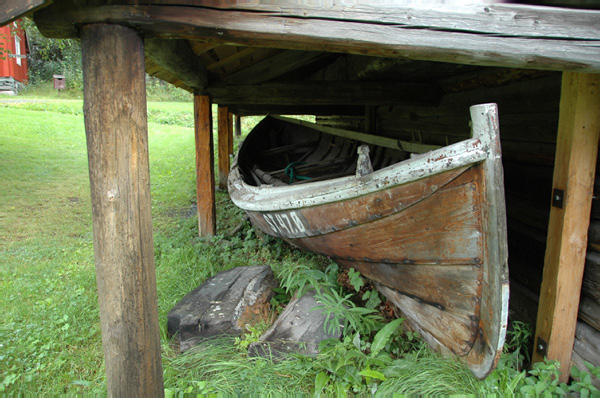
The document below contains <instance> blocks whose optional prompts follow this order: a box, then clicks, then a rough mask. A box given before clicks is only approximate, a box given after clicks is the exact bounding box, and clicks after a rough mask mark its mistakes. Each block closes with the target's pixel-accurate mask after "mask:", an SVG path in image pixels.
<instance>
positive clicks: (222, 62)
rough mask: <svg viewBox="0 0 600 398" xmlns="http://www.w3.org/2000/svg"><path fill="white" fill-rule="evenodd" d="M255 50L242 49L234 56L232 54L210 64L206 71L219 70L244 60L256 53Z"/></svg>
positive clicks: (249, 48)
mask: <svg viewBox="0 0 600 398" xmlns="http://www.w3.org/2000/svg"><path fill="white" fill-rule="evenodd" d="M256 51H257V49H256V48H252V47H247V48H244V49H243V50H240V51H238V52H236V53H235V54H232V55H230V56H228V57H225V58H222V59H220V60H218V61H217V62H215V63H213V64H210V65H208V66H207V67H206V69H207V70H214V69H217V68H221V67H223V66H225V65H229V64H230V63H232V62H235V61H237V60H239V59H240V58H244V57H246V56H248V55H250V54H252V53H254V52H256Z"/></svg>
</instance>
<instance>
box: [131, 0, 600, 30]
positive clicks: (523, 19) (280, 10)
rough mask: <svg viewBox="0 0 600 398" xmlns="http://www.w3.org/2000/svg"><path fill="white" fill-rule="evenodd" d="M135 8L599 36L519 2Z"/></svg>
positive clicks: (210, 2)
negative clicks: (203, 9) (202, 9)
mask: <svg viewBox="0 0 600 398" xmlns="http://www.w3.org/2000/svg"><path fill="white" fill-rule="evenodd" d="M127 2H128V3H130V4H162V5H188V6H191V5H193V6H206V7H212V8H217V9H222V10H244V11H254V12H259V11H260V12H264V13H269V14H270V15H273V16H276V15H279V16H287V17H289V18H294V17H296V18H297V17H300V16H303V17H304V18H324V19H332V20H352V21H363V22H370V23H379V24H397V25H402V26H406V27H413V28H417V27H418V28H423V27H428V28H435V29H440V30H464V31H467V32H470V31H475V32H485V33H488V34H508V35H515V36H517V35H518V36H524V37H544V36H554V37H563V38H572V39H575V38H579V39H594V38H596V39H597V38H598V36H597V33H598V31H597V28H598V26H597V24H596V22H597V16H598V13H597V12H595V11H586V10H573V9H570V10H566V9H561V8H549V7H532V6H526V5H515V4H472V5H471V4H470V5H457V4H435V7H432V6H431V5H429V4H427V3H424V4H419V3H414V4H410V6H403V5H402V4H401V2H398V1H394V0H388V1H364V0H361V1H345V0H344V1H339V0H338V1H313V2H310V3H307V2H305V1H299V0H290V1H285V2H277V3H274V2H272V1H269V0H257V1H252V2H248V1H228V0H128V1H127Z"/></svg>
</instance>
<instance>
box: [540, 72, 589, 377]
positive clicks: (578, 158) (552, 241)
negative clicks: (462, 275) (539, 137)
mask: <svg viewBox="0 0 600 398" xmlns="http://www.w3.org/2000/svg"><path fill="white" fill-rule="evenodd" d="M599 136H600V75H594V74H577V73H568V72H565V73H564V76H563V85H562V97H561V102H560V116H559V126H558V139H557V141H558V143H557V150H556V161H555V171H554V183H553V189H559V190H562V191H563V192H564V201H563V204H562V207H557V206H553V207H552V208H551V210H550V222H549V227H548V246H547V250H546V257H545V260H544V277H543V282H542V288H541V292H540V307H539V308H540V311H539V313H538V318H537V325H536V340H535V349H534V356H533V360H534V361H541V360H543V358H544V357H545V356H547V357H548V358H550V359H553V360H557V361H559V362H560V363H561V364H562V370H561V380H562V381H566V380H567V378H568V375H569V372H568V369H569V364H570V360H571V352H572V347H573V338H574V335H575V324H576V320H577V308H578V304H579V297H580V291H581V282H582V277H583V269H584V263H585V253H586V247H587V230H588V226H589V218H590V210H591V199H592V195H593V186H594V174H595V169H596V159H597V153H598V138H599ZM553 195H554V193H553ZM544 345H547V348H546V349H545V350H544V349H543V346H544ZM540 347H542V349H540Z"/></svg>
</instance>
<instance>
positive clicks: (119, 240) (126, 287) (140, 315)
mask: <svg viewBox="0 0 600 398" xmlns="http://www.w3.org/2000/svg"><path fill="white" fill-rule="evenodd" d="M81 48H82V61H83V62H82V64H83V65H82V66H83V81H84V91H83V94H84V116H85V130H86V138H87V149H88V158H89V169H90V188H91V196H92V216H93V217H92V218H93V224H94V225H93V226H94V257H95V263H96V276H97V278H96V280H97V284H98V301H99V305H100V322H101V327H102V346H103V349H104V358H105V360H106V378H107V391H108V395H109V396H119V397H162V396H163V395H164V389H163V373H162V364H161V357H160V330H159V325H158V308H157V293H156V275H155V266H154V245H153V241H152V214H151V204H150V178H149V167H148V127H147V119H146V118H147V116H146V114H147V112H146V84H145V73H144V43H143V40H142V38H141V37H140V36H138V34H137V33H136V32H135V31H133V30H131V29H129V28H126V27H123V26H118V25H88V26H85V27H84V28H83V29H82V42H81Z"/></svg>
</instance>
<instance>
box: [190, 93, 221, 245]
mask: <svg viewBox="0 0 600 398" xmlns="http://www.w3.org/2000/svg"><path fill="white" fill-rule="evenodd" d="M194 132H195V143H196V203H197V205H198V234H199V235H200V236H213V235H215V234H216V233H217V213H216V206H215V172H214V169H215V167H214V156H215V155H214V150H213V132H212V110H211V101H210V98H209V97H207V96H200V95H195V96H194Z"/></svg>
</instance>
